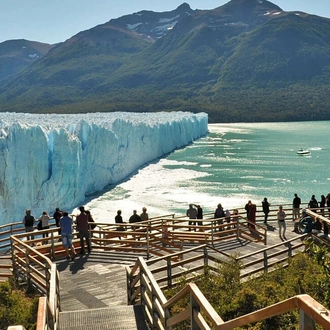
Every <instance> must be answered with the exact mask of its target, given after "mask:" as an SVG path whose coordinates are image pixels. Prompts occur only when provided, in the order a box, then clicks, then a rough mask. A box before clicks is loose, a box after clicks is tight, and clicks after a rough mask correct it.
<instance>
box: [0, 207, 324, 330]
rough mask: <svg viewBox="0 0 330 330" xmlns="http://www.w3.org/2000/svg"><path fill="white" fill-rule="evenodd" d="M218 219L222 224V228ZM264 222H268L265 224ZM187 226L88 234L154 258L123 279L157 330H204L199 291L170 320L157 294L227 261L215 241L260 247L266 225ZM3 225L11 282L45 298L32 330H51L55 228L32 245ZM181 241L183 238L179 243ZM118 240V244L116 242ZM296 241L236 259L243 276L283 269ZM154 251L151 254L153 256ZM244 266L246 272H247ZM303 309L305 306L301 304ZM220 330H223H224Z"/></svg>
mask: <svg viewBox="0 0 330 330" xmlns="http://www.w3.org/2000/svg"><path fill="white" fill-rule="evenodd" d="M309 213H310V214H311V215H312V216H313V217H314V218H316V217H323V216H322V215H321V214H317V213H314V212H309ZM220 220H223V223H221V221H220ZM322 220H323V221H327V222H328V221H329V219H327V218H324V217H323V218H322ZM269 221H271V220H270V219H269ZM187 222H188V219H187V218H186V217H179V218H173V217H169V218H163V217H157V218H156V219H153V220H149V221H147V222H145V223H139V226H140V228H139V229H134V230H132V229H130V227H131V226H132V225H131V224H125V226H127V227H126V230H125V231H117V228H119V225H113V224H111V225H110V224H109V225H106V224H103V223H100V224H97V226H98V227H97V229H96V230H93V231H91V233H92V234H93V237H92V247H93V249H96V250H100V251H110V250H114V249H115V250H116V249H118V250H120V251H133V252H138V253H141V254H142V253H145V255H146V258H147V259H149V256H150V255H151V253H154V255H156V258H152V259H150V260H147V261H144V260H143V258H142V257H139V258H138V262H137V263H136V265H135V266H134V267H133V268H132V269H131V270H130V269H127V279H128V301H129V303H135V302H136V300H138V299H140V300H143V303H144V304H145V305H146V306H147V305H150V310H146V315H148V314H149V315H150V317H149V316H148V319H149V322H150V324H152V325H155V324H157V326H156V325H155V328H157V329H162V327H161V326H160V325H159V324H174V323H175V322H177V321H176V320H177V319H182V318H185V319H187V317H188V318H190V320H191V322H192V324H195V322H196V324H198V325H199V326H200V328H198V329H204V325H203V324H204V321H203V320H202V319H201V317H200V314H199V312H198V313H197V314H196V311H195V309H194V308H195V307H194V306H199V305H202V306H199V307H198V308H197V310H198V311H199V310H204V309H206V310H207V311H212V310H211V309H210V308H209V304H208V302H207V301H205V298H204V297H202V296H200V294H199V293H198V291H196V288H194V287H193V286H189V288H188V289H186V290H185V291H184V293H181V295H185V294H187V292H189V294H191V295H192V296H191V299H192V302H193V303H192V305H191V306H192V307H191V308H192V309H191V310H190V312H189V313H187V312H185V313H183V314H182V315H179V316H176V317H174V318H173V317H170V316H169V309H170V307H169V306H171V303H172V301H174V300H175V299H178V298H171V299H170V300H169V301H168V302H166V301H164V300H163V296H162V294H160V292H161V288H162V287H171V286H172V285H174V284H175V280H176V279H177V280H179V279H180V277H182V276H183V275H184V276H185V277H186V278H189V277H190V276H192V277H193V276H195V275H196V274H198V273H200V272H202V271H204V270H205V269H206V266H207V267H208V268H209V269H212V270H214V271H216V270H217V263H219V262H220V263H221V262H224V259H225V258H228V257H229V255H227V254H226V253H224V252H221V251H218V250H217V249H216V248H215V246H216V243H217V242H218V241H219V240H222V239H228V238H231V237H244V238H246V239H251V240H254V241H260V242H263V243H264V244H266V242H267V231H266V228H265V226H263V225H260V224H258V223H256V224H255V223H251V222H249V221H248V220H246V219H244V218H243V217H241V216H238V217H234V218H232V221H231V222H230V223H227V222H225V220H224V219H212V214H210V215H209V217H208V216H207V215H206V217H205V218H204V219H203V226H202V228H200V227H198V226H197V227H195V226H189V225H188V224H187ZM251 225H254V226H255V228H256V229H255V230H253V229H251ZM5 226H7V227H3V228H6V229H5V230H4V229H3V228H2V230H1V231H0V235H1V236H0V242H1V244H2V247H8V246H9V245H8V242H10V247H11V251H12V267H13V273H14V275H15V277H16V279H18V280H20V281H22V282H24V283H25V284H26V285H29V286H32V287H34V288H36V289H37V290H39V291H40V292H42V293H44V294H45V295H46V297H45V298H41V300H40V304H39V311H40V313H41V314H39V315H38V327H37V329H38V330H41V329H56V326H57V320H58V313H59V310H60V305H59V278H58V272H57V270H56V265H55V264H52V262H51V261H50V260H51V259H56V258H58V257H60V256H64V255H65V254H64V249H63V248H62V243H61V242H58V239H59V235H58V228H56V227H55V228H51V229H48V230H44V231H37V232H34V235H35V238H34V240H29V241H27V240H26V237H27V235H28V234H27V233H25V232H23V230H24V229H23V228H22V226H21V224H17V223H13V224H9V225H5ZM16 226H18V228H16ZM164 226H169V227H170V232H169V233H168V237H167V238H166V239H165V238H164V236H163V233H164ZM195 228H196V229H197V230H198V229H202V231H200V232H199V231H196V232H194V231H193V229H195ZM189 229H191V232H188V230H189ZM43 232H48V233H49V237H48V238H42V237H41V236H42V233H43ZM9 235H10V236H9ZM29 235H31V233H29ZM3 236H4V237H3ZM8 236H9V237H8ZM182 236H184V237H183V238H182ZM119 237H120V238H121V240H119ZM300 239H301V236H300V237H299V238H296V239H292V240H290V241H286V242H284V243H279V244H278V245H277V246H280V245H282V246H284V244H285V246H286V247H287V249H282V250H281V252H276V253H271V252H270V251H271V248H272V247H269V248H265V249H262V250H260V251H256V252H257V253H260V254H261V256H260V257H259V258H257V259H255V260H254V261H252V262H251V261H250V262H249V261H246V260H248V258H249V257H251V254H250V255H246V256H240V257H239V258H238V259H237V260H238V261H240V262H242V263H243V264H244V266H245V269H246V271H245V273H244V274H242V276H243V277H244V276H248V275H251V274H252V273H253V272H259V271H268V270H269V269H272V268H273V267H274V266H275V265H276V264H278V263H281V264H282V265H284V264H285V262H286V261H287V259H288V258H290V257H291V256H292V255H293V254H294V251H295V250H296V249H299V248H300V247H302V243H301V242H296V244H295V245H294V247H292V246H291V244H290V243H292V242H293V241H295V240H300ZM185 240H188V241H197V242H199V243H200V242H207V243H208V244H209V245H206V244H204V245H198V246H197V247H195V248H193V249H189V250H186V251H182V246H183V242H184V241H185ZM114 243H115V244H114ZM288 243H289V244H288ZM74 244H75V245H76V246H77V245H79V240H78V239H74ZM137 245H139V246H137ZM164 245H165V246H164ZM153 248H154V251H152V249H153ZM156 249H158V250H163V252H164V254H165V255H162V256H159V255H157V253H156V252H155V250H156ZM175 249H177V252H175V253H173V250H175ZM78 251H79V250H78ZM188 254H189V255H188ZM215 255H217V257H215ZM255 255H256V253H254V254H253V256H255ZM258 263H259V264H260V265H261V266H260V267H259V268H258V267H256V265H257V264H258ZM141 265H142V266H141ZM249 267H250V268H251V270H248V269H249ZM164 272H165V275H164ZM155 278H157V280H155ZM153 290H155V292H156V294H157V295H159V297H158V298H157V299H155V296H154V295H153ZM142 294H143V296H142ZM147 297H149V298H147ZM173 299H174V300H173ZM292 299H293V298H292ZM297 299H298V298H297ZM306 299H307V298H306ZM144 300H145V301H144ZM148 300H149V301H148ZM302 305H304V304H303V303H302ZM304 311H305V310H304ZM207 313H208V312H206V314H207ZM158 314H159V315H158ZM188 314H189V315H188ZM156 315H158V316H156ZM209 317H210V318H214V320H213V321H214V322H215V323H214V324H216V325H219V324H220V323H219V320H220V318H219V316H215V315H213V312H212V313H211V314H210V315H209ZM193 318H194V320H193ZM156 319H157V320H156ZM315 320H316V319H315ZM154 322H156V323H154ZM167 322H168V323H167ZM244 322H245V320H244ZM205 329H207V328H205ZM217 329H218V328H217ZM219 329H222V328H219ZM224 329H227V328H225V327H224ZM228 329H229V328H228Z"/></svg>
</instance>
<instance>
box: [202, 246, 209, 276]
mask: <svg viewBox="0 0 330 330" xmlns="http://www.w3.org/2000/svg"><path fill="white" fill-rule="evenodd" d="M203 250H204V272H205V267H207V266H208V265H209V255H208V252H207V246H204V247H203Z"/></svg>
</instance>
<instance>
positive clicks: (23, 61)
mask: <svg viewBox="0 0 330 330" xmlns="http://www.w3.org/2000/svg"><path fill="white" fill-rule="evenodd" d="M53 47H54V46H53V45H49V44H45V43H41V42H36V41H28V40H24V39H20V40H8V41H5V42H2V43H0V80H3V79H5V78H7V77H9V76H12V75H14V74H15V73H18V72H20V71H21V70H23V69H24V68H26V67H28V66H30V65H31V64H32V63H34V62H35V61H37V60H39V59H40V58H42V57H43V56H45V55H46V54H47V53H48V52H49V51H50V49H52V48H53Z"/></svg>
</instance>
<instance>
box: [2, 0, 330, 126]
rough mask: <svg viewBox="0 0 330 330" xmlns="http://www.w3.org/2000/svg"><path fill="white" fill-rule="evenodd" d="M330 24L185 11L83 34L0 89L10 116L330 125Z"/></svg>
mask: <svg viewBox="0 0 330 330" xmlns="http://www.w3.org/2000/svg"><path fill="white" fill-rule="evenodd" d="M329 69H330V20H329V19H326V18H322V17H318V16H315V15H309V14H307V13H302V12H299V11H297V12H284V11H283V10H281V8H279V7H278V6H276V5H275V4H273V3H271V2H269V1H263V0H231V1H229V2H228V3H227V4H225V5H223V6H220V7H218V8H215V9H213V10H195V11H194V10H192V9H191V8H190V7H189V5H188V4H182V5H181V6H180V7H178V8H177V9H175V10H173V11H171V12H165V13H154V12H150V11H141V12H139V13H134V14H132V15H127V16H123V17H121V18H118V19H114V20H110V21H109V22H107V23H105V24H102V25H98V26H96V27H94V28H92V29H90V30H87V31H83V32H80V33H78V34H77V35H75V36H73V37H72V38H70V39H68V40H67V41H66V42H63V43H61V44H59V45H57V46H56V47H54V48H53V49H51V51H49V52H48V53H47V54H46V55H45V56H44V57H43V58H41V59H38V61H36V62H35V63H34V64H33V65H31V66H29V67H27V68H26V69H25V70H23V71H21V72H20V73H19V74H17V75H16V76H14V77H12V78H11V79H10V80H8V79H7V80H5V82H2V84H0V111H16V112H17V111H23V112H44V113H46V112H59V113H63V112H73V113H74V112H87V111H139V112H148V111H160V110H166V111H171V110H188V111H196V112H197V111H198V112H199V111H205V112H207V113H208V114H209V118H210V121H211V122H229V121H286V120H323V119H330V110H329V109H330V99H329V97H328V95H329V93H330V87H329V86H330V85H329V78H330V75H329Z"/></svg>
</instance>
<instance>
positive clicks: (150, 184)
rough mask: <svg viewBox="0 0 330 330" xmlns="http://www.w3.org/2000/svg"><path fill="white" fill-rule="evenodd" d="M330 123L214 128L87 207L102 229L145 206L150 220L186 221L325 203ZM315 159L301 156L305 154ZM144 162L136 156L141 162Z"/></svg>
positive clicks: (328, 182) (329, 181)
mask: <svg viewBox="0 0 330 330" xmlns="http://www.w3.org/2000/svg"><path fill="white" fill-rule="evenodd" d="M329 125H330V122H329V121H322V122H290V123H237V124H211V125H209V134H208V135H207V136H206V137H203V138H201V139H199V140H196V141H195V142H194V143H192V144H191V145H189V146H187V147H185V148H182V149H180V150H176V151H174V152H172V153H171V154H169V155H168V156H167V157H165V158H162V159H159V160H157V161H154V162H152V163H150V164H148V165H146V166H144V167H143V168H141V169H139V170H138V171H136V173H134V174H133V175H132V176H131V177H129V178H127V180H126V181H125V182H122V183H120V184H118V185H116V186H114V187H108V189H106V190H105V191H103V192H102V193H101V194H98V195H95V196H91V197H90V198H89V199H88V200H86V205H87V208H89V209H90V210H91V211H92V213H93V214H94V217H95V219H96V221H100V222H114V220H113V219H114V217H115V215H116V211H117V209H121V210H122V212H123V218H124V221H127V220H128V218H129V216H130V215H131V214H132V210H133V209H137V210H138V212H139V213H140V212H141V209H142V207H143V206H146V207H147V209H148V213H149V215H150V216H154V215H161V214H166V213H172V212H173V213H179V214H182V213H185V212H186V209H187V208H188V204H189V203H194V204H200V205H201V206H202V207H203V209H204V212H207V211H213V210H214V209H215V208H216V205H217V204H218V203H221V204H222V205H223V207H224V208H225V209H226V208H235V207H243V206H244V205H245V204H246V202H247V201H248V200H249V199H251V200H252V201H253V202H254V203H256V204H257V206H258V205H260V204H261V201H262V200H263V198H264V197H267V198H268V201H269V202H270V203H271V204H287V203H291V202H292V199H293V194H294V193H297V194H298V195H299V196H300V198H301V199H302V202H308V201H309V200H310V197H311V195H312V194H315V196H316V198H317V200H320V196H321V194H324V195H327V194H328V192H330V173H329V164H330V153H329V148H328V144H330V141H328V135H329ZM300 148H303V149H309V150H310V152H311V153H310V155H307V156H306V155H305V156H301V155H297V151H298V150H299V149H300ZM137 156H138V155H137Z"/></svg>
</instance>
